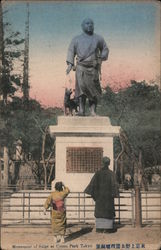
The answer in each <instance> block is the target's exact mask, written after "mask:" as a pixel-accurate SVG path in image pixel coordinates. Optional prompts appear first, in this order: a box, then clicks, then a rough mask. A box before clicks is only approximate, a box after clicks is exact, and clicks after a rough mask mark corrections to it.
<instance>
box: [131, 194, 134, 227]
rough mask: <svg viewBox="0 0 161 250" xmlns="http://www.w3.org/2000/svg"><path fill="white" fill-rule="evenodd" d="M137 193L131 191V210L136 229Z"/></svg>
mask: <svg viewBox="0 0 161 250" xmlns="http://www.w3.org/2000/svg"><path fill="white" fill-rule="evenodd" d="M134 199H135V193H134V190H132V191H131V210H132V226H133V227H135V215H134V211H135V206H134V204H135V201H134Z"/></svg>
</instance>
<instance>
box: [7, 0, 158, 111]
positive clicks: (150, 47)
mask: <svg viewBox="0 0 161 250" xmlns="http://www.w3.org/2000/svg"><path fill="white" fill-rule="evenodd" d="M3 8H4V10H5V9H7V10H8V12H7V13H6V14H5V20H7V21H8V22H10V23H11V25H12V28H13V30H15V31H20V32H21V34H22V37H24V34H25V21H26V2H25V1H23V2H21V1H4V3H3ZM29 9H30V30H29V32H30V39H29V77H30V78H29V82H30V96H31V98H36V99H37V100H38V101H40V102H41V104H43V105H45V106H51V107H54V106H63V98H64V90H65V87H69V88H74V77H75V75H74V72H71V73H70V74H69V75H68V76H67V75H66V73H65V71H66V55H67V50H68V46H69V44H70V42H71V40H72V38H73V37H74V36H76V35H79V34H81V33H82V30H81V22H82V20H83V19H85V18H88V17H89V18H92V19H93V21H94V24H95V33H97V34H99V35H101V36H103V37H104V39H105V41H106V43H107V46H108V48H109V58H108V61H106V62H104V63H103V65H102V81H101V85H102V87H105V86H106V85H108V86H110V87H111V88H112V89H113V90H114V91H117V90H118V89H119V88H125V87H127V86H129V85H130V80H136V81H142V80H146V81H151V80H155V79H156V77H158V76H159V75H160V16H159V15H160V5H159V2H158V3H157V1H144V2H143V1H35V2H34V1H31V2H30V4H29Z"/></svg>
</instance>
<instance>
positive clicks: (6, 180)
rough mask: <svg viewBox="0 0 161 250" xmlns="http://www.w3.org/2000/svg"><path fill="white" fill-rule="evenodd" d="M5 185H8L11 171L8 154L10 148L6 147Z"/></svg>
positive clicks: (4, 156)
mask: <svg viewBox="0 0 161 250" xmlns="http://www.w3.org/2000/svg"><path fill="white" fill-rule="evenodd" d="M3 158H4V179H3V181H4V186H5V187H8V173H9V156H8V148H7V147H4V155H3Z"/></svg>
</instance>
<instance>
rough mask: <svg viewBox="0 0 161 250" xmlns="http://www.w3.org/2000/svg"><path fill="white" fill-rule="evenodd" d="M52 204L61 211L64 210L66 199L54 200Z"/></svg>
mask: <svg viewBox="0 0 161 250" xmlns="http://www.w3.org/2000/svg"><path fill="white" fill-rule="evenodd" d="M52 206H53V209H54V210H56V211H59V212H64V211H65V206H64V201H63V200H57V201H55V200H53V201H52Z"/></svg>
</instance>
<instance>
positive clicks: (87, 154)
mask: <svg viewBox="0 0 161 250" xmlns="http://www.w3.org/2000/svg"><path fill="white" fill-rule="evenodd" d="M66 153H67V154H66V155H67V157H66V171H67V172H68V173H94V172H96V171H97V170H99V169H100V168H101V165H102V157H103V148H98V147H97V148H96V147H67V149H66Z"/></svg>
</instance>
